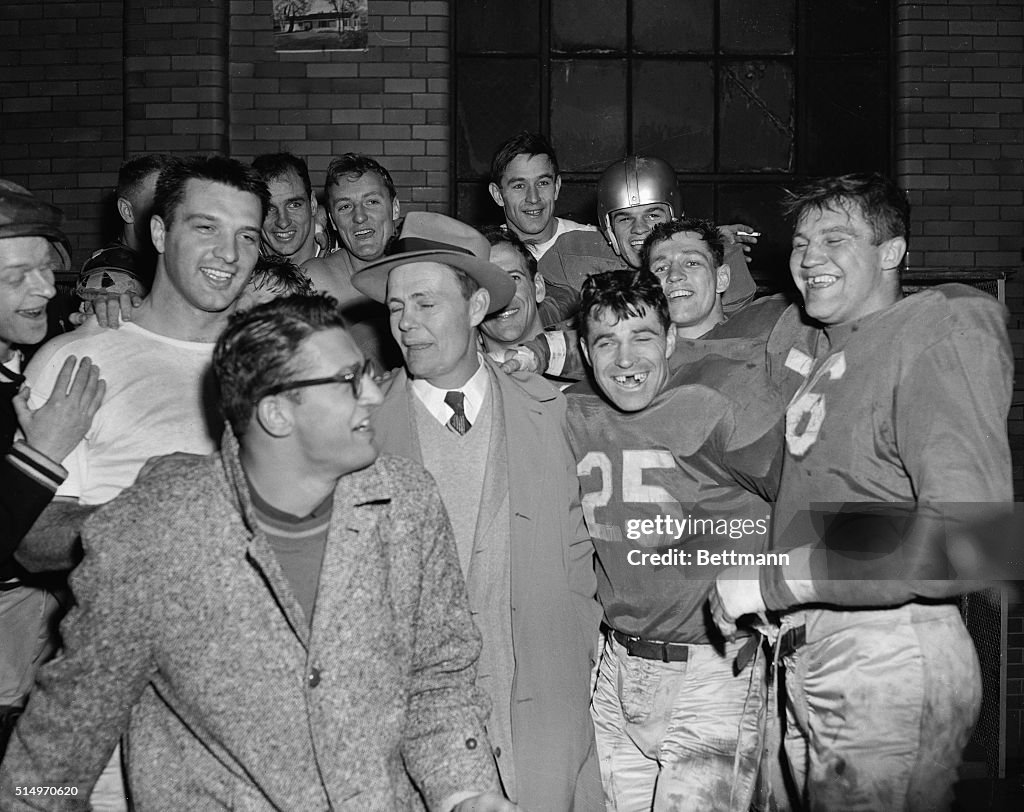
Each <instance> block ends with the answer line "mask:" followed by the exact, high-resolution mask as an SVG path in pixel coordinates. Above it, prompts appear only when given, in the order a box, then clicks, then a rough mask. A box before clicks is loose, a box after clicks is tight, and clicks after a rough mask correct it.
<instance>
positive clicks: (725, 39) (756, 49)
mask: <svg viewBox="0 0 1024 812" xmlns="http://www.w3.org/2000/svg"><path fill="white" fill-rule="evenodd" d="M812 5H813V3H812ZM822 5H825V4H824V3H822ZM795 14H796V11H795V8H794V0H721V11H720V13H719V17H718V25H719V38H720V39H719V48H720V50H721V52H722V53H724V54H791V53H793V49H794V42H795V39H796V34H795V32H796V27H795Z"/></svg>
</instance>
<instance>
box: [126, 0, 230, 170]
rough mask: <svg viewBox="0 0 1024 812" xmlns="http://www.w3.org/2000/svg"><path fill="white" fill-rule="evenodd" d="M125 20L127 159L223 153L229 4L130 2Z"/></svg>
mask: <svg viewBox="0 0 1024 812" xmlns="http://www.w3.org/2000/svg"><path fill="white" fill-rule="evenodd" d="M126 16H127V21H126V28H125V38H124V76H125V99H124V100H125V108H124V122H125V124H124V126H125V147H126V149H127V154H129V155H137V154H139V153H143V152H171V153H176V154H188V153H195V152H228V151H229V144H228V120H229V119H228V19H229V18H228V0H205V2H203V3H196V2H194V0H133V2H130V3H128V4H127V5H126Z"/></svg>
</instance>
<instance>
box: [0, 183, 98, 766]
mask: <svg viewBox="0 0 1024 812" xmlns="http://www.w3.org/2000/svg"><path fill="white" fill-rule="evenodd" d="M62 220H63V214H62V213H61V211H60V210H59V209H57V208H55V207H54V206H51V205H49V204H48V203H45V202H43V201H42V200H39V199H38V198H36V197H35V196H34V195H32V194H30V193H29V192H28V190H27V189H24V188H22V187H21V186H18V185H17V184H14V183H11V182H10V181H7V180H3V179H0V453H2V454H3V456H2V457H0V761H3V757H4V749H5V747H6V743H7V737H8V736H9V734H10V732H11V730H12V729H13V727H14V723H15V720H16V719H17V717H18V715H19V714H20V713H21V710H22V708H23V706H24V702H25V698H26V697H27V695H28V692H29V689H30V688H31V687H32V682H33V677H34V673H35V670H36V668H37V667H38V666H39V665H40V664H41V663H42V662H44V661H45V660H46V659H47V658H48V657H49V656H50V655H51V654H52V653H53V652H54V651H55V650H56V647H57V643H58V641H57V635H56V634H55V631H54V629H53V626H54V622H53V619H54V617H55V616H56V615H57V614H58V612H59V604H58V601H57V598H56V596H55V594H54V593H52V592H51V591H50V590H49V589H47V587H48V586H52V584H51V583H48V582H47V581H46V580H43V581H37V580H36V579H34V578H32V577H31V576H29V575H28V574H27V573H26V572H25V571H24V570H23V569H22V568H21V567H19V566H18V565H17V564H16V563H15V562H14V561H13V560H12V557H13V555H14V553H15V550H16V549H17V548H18V544H19V543H20V542H21V540H22V539H23V538H24V536H25V534H26V532H28V530H29V528H30V527H32V525H33V523H34V522H35V520H36V519H37V518H38V517H39V515H40V513H42V511H43V509H44V508H45V507H46V506H47V505H48V504H50V502H51V500H52V499H53V495H54V492H55V491H56V489H57V487H58V486H59V485H60V483H61V482H62V481H63V480H64V478H65V476H67V471H66V470H65V469H64V468H63V467H62V466H61V464H60V463H61V461H62V460H63V459H64V457H65V456H66V455H67V453H68V452H69V451H70V450H71V449H72V448H74V447H75V446H76V445H77V444H78V442H79V440H81V439H82V436H83V435H84V434H85V432H86V430H87V429H88V428H89V424H90V421H91V420H92V416H93V414H95V412H96V409H97V407H98V406H99V403H100V401H101V400H102V397H103V386H104V385H103V382H102V381H101V380H100V379H99V370H98V368H97V367H96V366H94V365H92V364H91V363H90V362H89V359H87V358H86V359H83V360H82V363H81V365H80V366H79V367H78V372H77V374H76V375H75V376H74V378H73V379H72V371H73V370H74V368H75V365H76V361H77V359H76V358H74V357H71V358H69V359H68V360H67V361H66V362H65V364H64V366H63V367H62V369H61V371H60V373H59V374H58V376H57V385H56V389H57V394H56V396H55V397H53V398H51V399H50V401H49V402H48V403H47V405H46V406H44V407H42V408H41V409H37V410H35V411H33V410H31V409H29V408H28V406H27V403H28V394H29V393H28V390H27V389H26V388H24V387H22V381H23V378H22V375H21V367H22V362H23V359H24V356H23V355H22V350H23V349H29V348H31V347H33V346H34V345H36V344H38V343H39V342H40V341H42V340H43V338H44V336H45V335H46V310H47V306H48V305H49V303H50V301H51V299H52V298H53V296H54V294H55V293H56V292H57V289H56V287H55V285H54V274H55V273H56V272H58V271H66V270H67V268H68V263H69V261H70V250H69V249H70V246H69V243H68V239H67V237H66V236H65V234H64V232H63V230H62V228H61V222H62ZM19 431H20V436H19ZM75 512H78V513H84V512H85V510H84V509H76V511H75Z"/></svg>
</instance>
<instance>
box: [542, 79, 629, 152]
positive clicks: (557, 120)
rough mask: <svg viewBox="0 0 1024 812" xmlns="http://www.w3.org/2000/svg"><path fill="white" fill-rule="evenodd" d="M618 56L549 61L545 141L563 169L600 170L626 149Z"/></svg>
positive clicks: (623, 91) (623, 82)
mask: <svg viewBox="0 0 1024 812" xmlns="http://www.w3.org/2000/svg"><path fill="white" fill-rule="evenodd" d="M625 111H626V63H625V61H624V60H619V59H615V60H586V59H576V60H552V61H551V139H552V141H554V143H555V144H557V145H558V159H559V164H560V166H561V168H562V170H564V171H567V172H573V171H576V172H579V171H582V172H593V171H600V170H601V169H603V168H604V167H605V166H607V165H608V164H610V163H611V162H612V161H614V160H616V159H617V158H621V157H622V156H623V155H624V154H625V152H626V112H625Z"/></svg>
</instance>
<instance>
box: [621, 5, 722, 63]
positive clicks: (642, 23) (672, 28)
mask: <svg viewBox="0 0 1024 812" xmlns="http://www.w3.org/2000/svg"><path fill="white" fill-rule="evenodd" d="M714 36H715V15H714V2H713V0H687V1H686V4H685V7H684V6H683V4H682V3H680V2H679V0H633V49H634V50H636V51H642V52H644V53H654V54H698V53H699V54H710V53H711V52H712V51H713V50H714V44H715V43H714Z"/></svg>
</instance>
